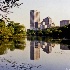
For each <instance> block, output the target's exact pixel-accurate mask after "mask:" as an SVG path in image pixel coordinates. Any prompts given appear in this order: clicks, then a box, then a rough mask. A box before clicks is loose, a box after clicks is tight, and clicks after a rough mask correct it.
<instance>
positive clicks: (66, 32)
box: [27, 24, 70, 39]
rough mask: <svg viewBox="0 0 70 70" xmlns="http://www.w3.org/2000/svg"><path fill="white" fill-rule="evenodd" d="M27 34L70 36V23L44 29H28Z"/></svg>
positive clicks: (65, 37)
mask: <svg viewBox="0 0 70 70" xmlns="http://www.w3.org/2000/svg"><path fill="white" fill-rule="evenodd" d="M27 36H44V37H48V36H49V37H53V38H64V39H69V38H70V24H69V25H67V26H63V27H53V28H46V29H43V30H30V29H28V30H27Z"/></svg>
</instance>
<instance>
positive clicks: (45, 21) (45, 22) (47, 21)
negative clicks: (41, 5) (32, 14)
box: [40, 17, 55, 29]
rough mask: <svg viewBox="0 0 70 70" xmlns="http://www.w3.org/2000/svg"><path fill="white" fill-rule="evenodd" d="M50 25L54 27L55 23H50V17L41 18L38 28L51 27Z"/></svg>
mask: <svg viewBox="0 0 70 70" xmlns="http://www.w3.org/2000/svg"><path fill="white" fill-rule="evenodd" d="M51 27H55V24H54V23H52V19H51V18H50V17H47V18H45V19H43V21H42V22H41V25H40V29H45V28H51Z"/></svg>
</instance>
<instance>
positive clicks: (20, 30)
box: [0, 19, 26, 39]
mask: <svg viewBox="0 0 70 70" xmlns="http://www.w3.org/2000/svg"><path fill="white" fill-rule="evenodd" d="M24 36H26V29H25V26H24V25H20V23H15V22H14V21H9V22H8V23H5V21H4V20H2V19H0V39H5V38H6V39H8V38H22V37H24Z"/></svg>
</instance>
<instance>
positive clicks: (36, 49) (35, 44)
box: [30, 41, 55, 60]
mask: <svg viewBox="0 0 70 70" xmlns="http://www.w3.org/2000/svg"><path fill="white" fill-rule="evenodd" d="M54 46H55V44H51V43H50V42H48V43H47V42H44V41H40V42H39V41H31V42H30V59H31V60H38V59H39V58H40V48H42V49H43V51H44V52H46V53H48V54H49V53H51V52H52V47H54Z"/></svg>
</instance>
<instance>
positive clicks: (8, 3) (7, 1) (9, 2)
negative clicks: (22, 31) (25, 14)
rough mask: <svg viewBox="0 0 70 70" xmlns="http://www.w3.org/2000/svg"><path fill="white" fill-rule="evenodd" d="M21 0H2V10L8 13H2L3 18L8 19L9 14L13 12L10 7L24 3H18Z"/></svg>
mask: <svg viewBox="0 0 70 70" xmlns="http://www.w3.org/2000/svg"><path fill="white" fill-rule="evenodd" d="M18 1H19V0H0V11H1V12H3V13H6V14H5V15H3V14H0V16H1V17H2V19H3V18H4V19H5V20H8V19H7V14H9V13H11V11H9V9H11V8H13V7H19V6H20V5H21V4H23V3H18Z"/></svg>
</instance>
